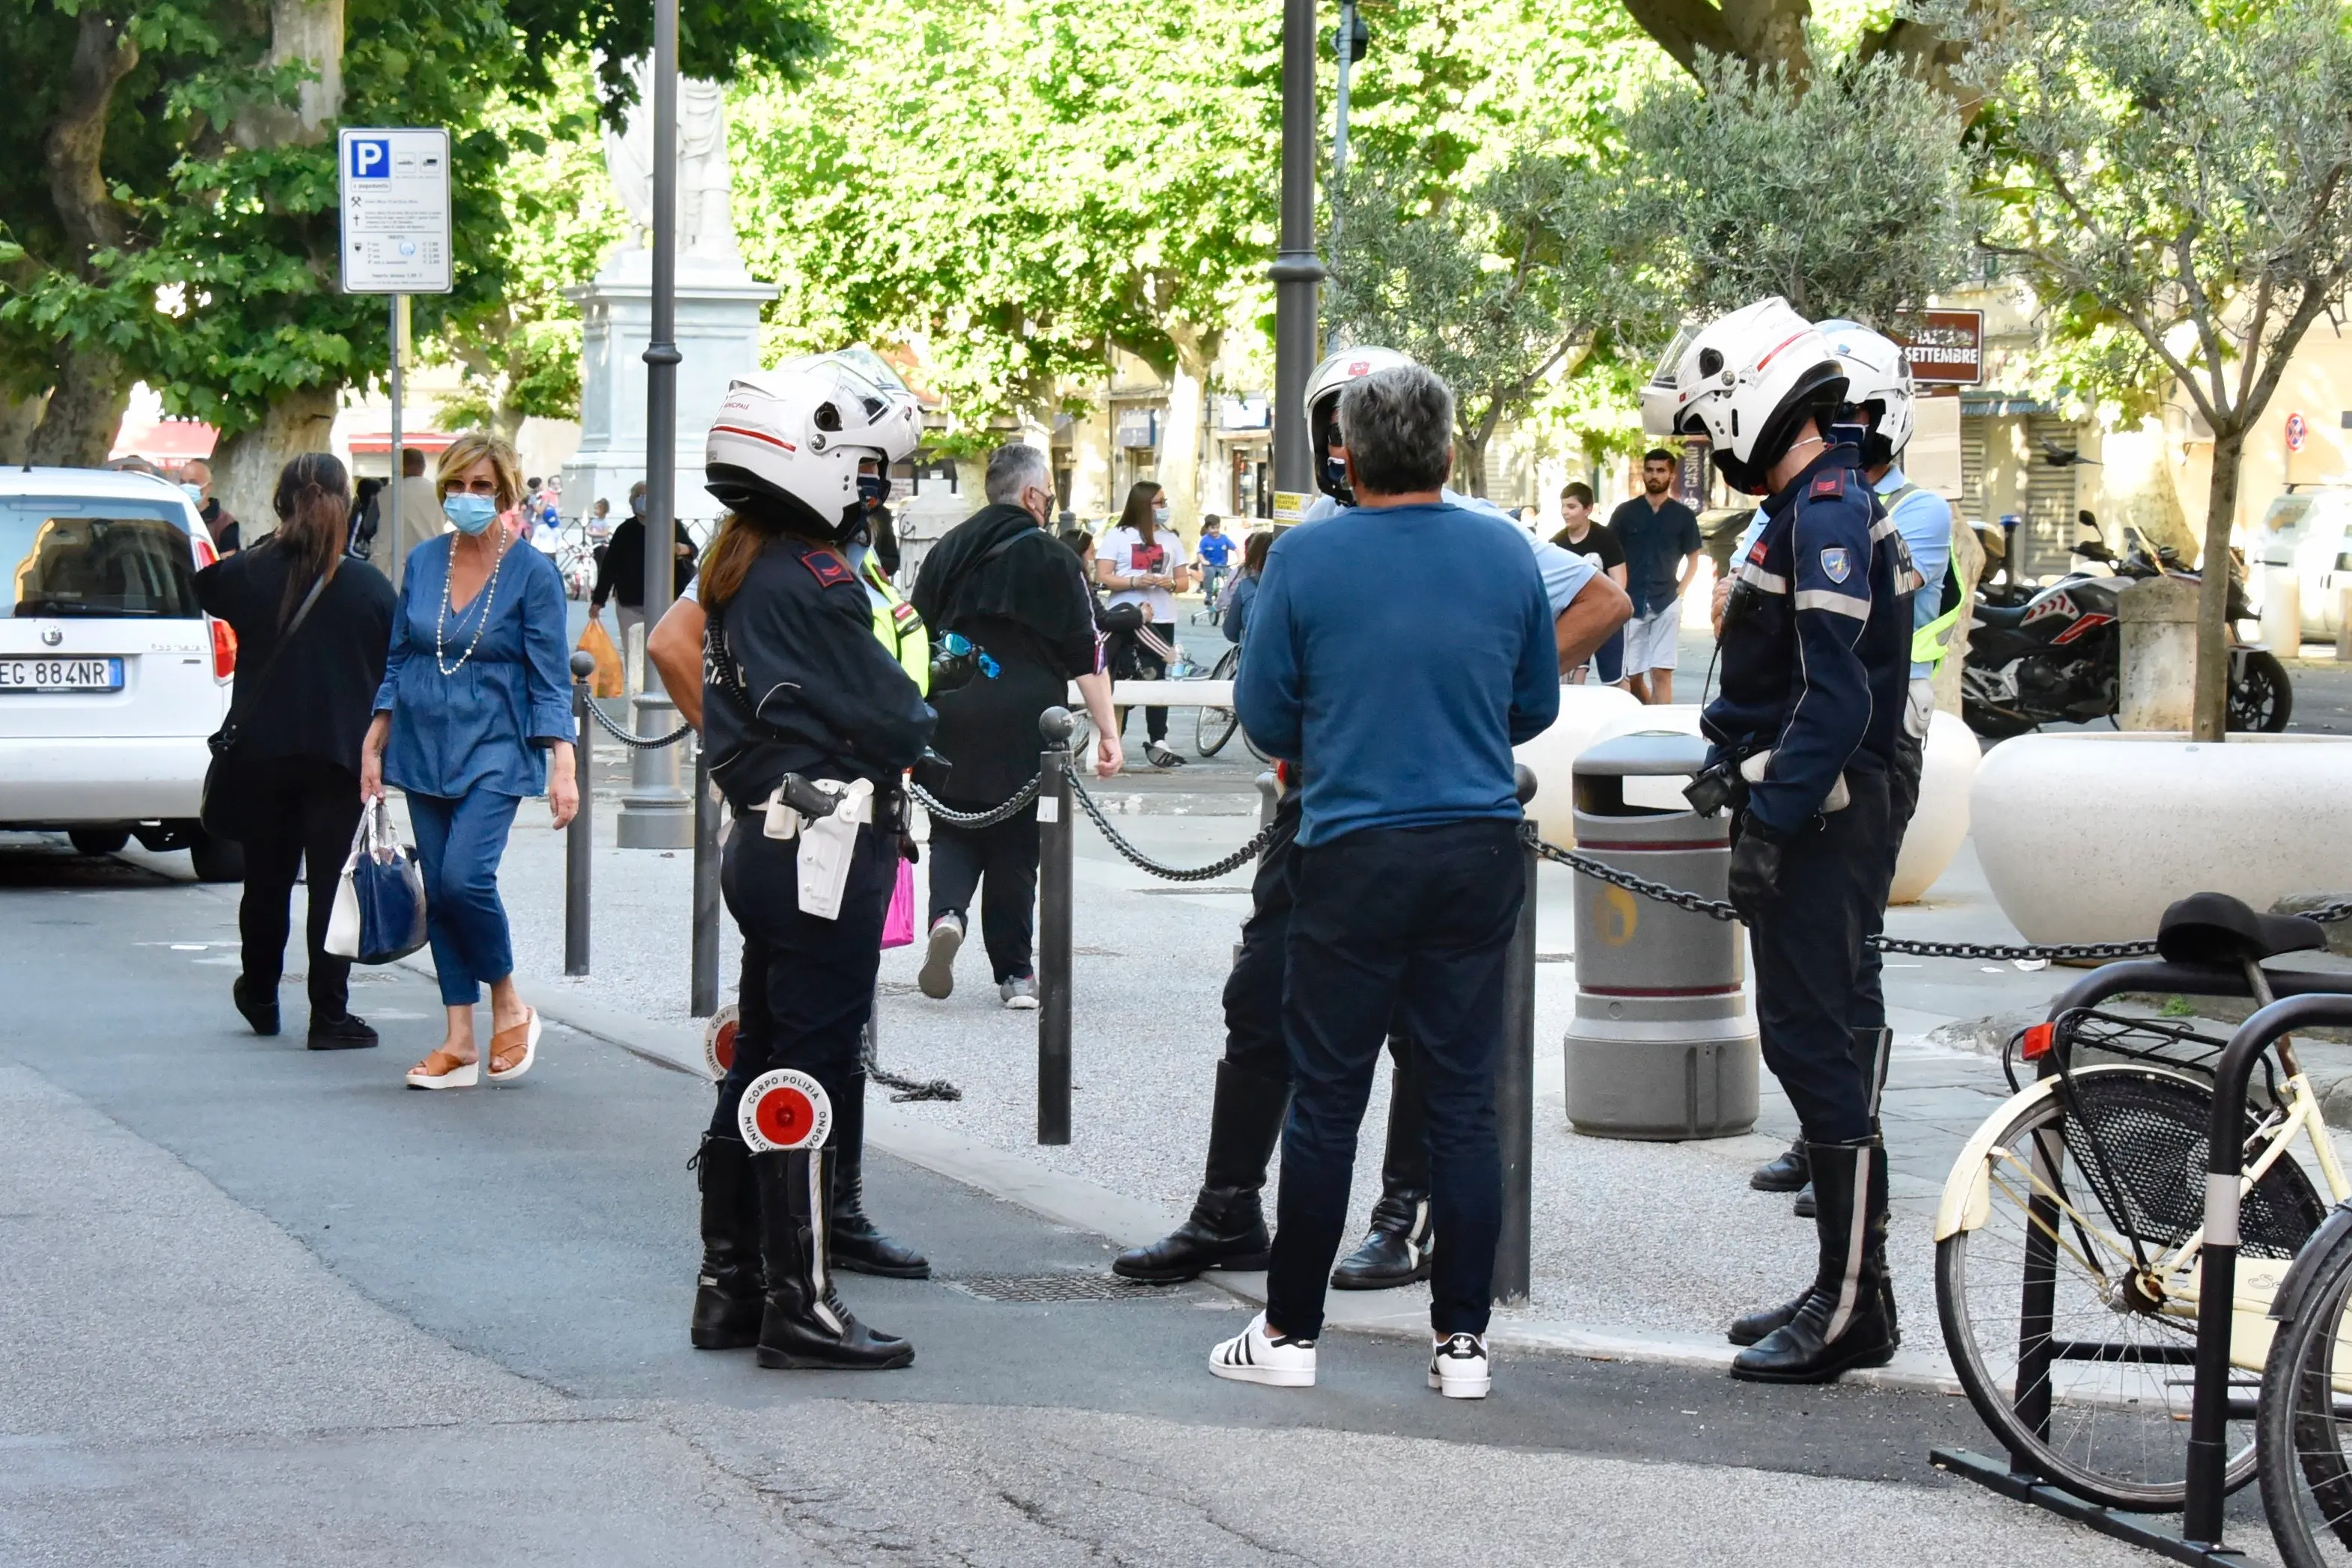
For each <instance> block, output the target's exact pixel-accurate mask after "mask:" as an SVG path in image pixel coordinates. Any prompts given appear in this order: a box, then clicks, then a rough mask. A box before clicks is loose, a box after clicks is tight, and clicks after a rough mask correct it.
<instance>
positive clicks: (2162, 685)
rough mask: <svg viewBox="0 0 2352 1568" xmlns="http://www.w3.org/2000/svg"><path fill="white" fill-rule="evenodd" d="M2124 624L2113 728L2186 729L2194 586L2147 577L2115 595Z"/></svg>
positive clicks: (2191, 707) (2193, 680)
mask: <svg viewBox="0 0 2352 1568" xmlns="http://www.w3.org/2000/svg"><path fill="white" fill-rule="evenodd" d="M2116 607H2117V611H2118V613H2119V615H2120V618H2121V620H2122V622H2123V674H2122V687H2121V689H2120V691H2118V693H2117V694H2116V728H2117V729H2164V730H2187V729H2189V728H2191V727H2192V719H2193V717H2194V714H2195V709H2196V696H2197V584H2195V583H2193V582H2186V581H2183V580H2181V579H2179V578H2177V577H2151V578H2148V579H2147V580H2145V581H2141V582H2135V583H2133V584H2132V585H2131V586H2130V587H2129V588H2126V589H2125V590H2124V591H2123V592H2122V593H2120V594H2118V595H2117V596H2116Z"/></svg>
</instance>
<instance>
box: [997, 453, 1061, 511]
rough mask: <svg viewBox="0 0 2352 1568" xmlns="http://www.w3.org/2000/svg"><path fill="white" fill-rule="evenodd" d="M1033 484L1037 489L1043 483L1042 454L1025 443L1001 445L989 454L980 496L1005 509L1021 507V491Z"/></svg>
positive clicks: (1043, 484) (1043, 467) (1042, 488)
mask: <svg viewBox="0 0 2352 1568" xmlns="http://www.w3.org/2000/svg"><path fill="white" fill-rule="evenodd" d="M1032 485H1034V486H1037V488H1039V489H1040V490H1044V489H1047V488H1049V487H1050V486H1047V484H1046V483H1045V453H1044V451H1043V450H1041V449H1040V448H1037V447H1034V446H1032V445H1030V444H1028V443H1026V442H1014V443H1013V444H1012V445H1010V446H1000V447H998V448H997V449H996V450H995V451H993V452H992V453H990V454H989V455H988V480H987V483H986V485H985V486H984V487H983V491H982V493H983V494H985V495H986V496H987V497H988V498H989V499H990V500H991V501H993V502H996V503H999V504H1001V505H1003V506H1008V507H1017V506H1019V505H1020V504H1021V492H1022V491H1024V490H1025V489H1027V488H1028V487H1029V486H1032Z"/></svg>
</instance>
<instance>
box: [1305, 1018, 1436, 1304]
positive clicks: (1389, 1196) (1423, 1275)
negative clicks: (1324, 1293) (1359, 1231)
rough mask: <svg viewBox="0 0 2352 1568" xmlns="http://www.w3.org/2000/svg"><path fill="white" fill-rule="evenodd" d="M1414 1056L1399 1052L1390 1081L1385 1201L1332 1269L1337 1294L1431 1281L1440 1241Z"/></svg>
mask: <svg viewBox="0 0 2352 1568" xmlns="http://www.w3.org/2000/svg"><path fill="white" fill-rule="evenodd" d="M1411 1063H1412V1051H1409V1050H1408V1051H1399V1052H1398V1053H1397V1062H1396V1071H1395V1075H1394V1076H1393V1077H1392V1078H1391V1080H1390V1082H1389V1141H1388V1148H1387V1150H1386V1151H1385V1153H1383V1155H1381V1200H1380V1202H1378V1203H1376V1204H1374V1205H1373V1206H1372V1228H1371V1229H1370V1232H1368V1233H1367V1234H1366V1235H1365V1237H1364V1240H1363V1244H1362V1245H1361V1246H1360V1247H1358V1248H1357V1249H1355V1250H1354V1251H1353V1252H1350V1253H1349V1254H1348V1256H1347V1257H1345V1258H1343V1259H1341V1260H1340V1261H1339V1267H1338V1268H1336V1269H1334V1270H1331V1288H1332V1289H1333V1290H1335V1291H1385V1290H1390V1289H1391V1288H1393V1287H1395V1286H1398V1285H1410V1284H1412V1283H1413V1282H1414V1281H1417V1280H1426V1279H1428V1278H1429V1268H1430V1259H1431V1256H1432V1254H1433V1253H1434V1252H1435V1251H1436V1249H1437V1239H1436V1238H1435V1237H1434V1236H1433V1235H1431V1234H1430V1228H1429V1132H1428V1120H1427V1118H1426V1117H1425V1116H1424V1115H1423V1112H1422V1103H1421V1083H1420V1081H1419V1079H1418V1078H1417V1077H1416V1076H1415V1074H1414V1072H1413V1071H1412V1065H1411Z"/></svg>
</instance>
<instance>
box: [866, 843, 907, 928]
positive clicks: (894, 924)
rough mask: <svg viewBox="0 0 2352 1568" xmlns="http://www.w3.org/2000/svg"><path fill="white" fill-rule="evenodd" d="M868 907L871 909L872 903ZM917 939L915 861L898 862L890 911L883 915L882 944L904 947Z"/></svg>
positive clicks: (891, 891) (891, 894)
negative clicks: (896, 883)
mask: <svg viewBox="0 0 2352 1568" xmlns="http://www.w3.org/2000/svg"><path fill="white" fill-rule="evenodd" d="M866 907H867V908H868V909H871V908H872V907H874V906H873V905H872V904H867V905H866ZM914 939H915V862H912V861H908V860H902V861H900V862H898V885H897V886H896V887H893V888H892V889H891V890H890V912H889V913H888V914H887V915H884V916H883V917H882V946H885V947H904V946H907V945H908V943H910V942H912V941H914Z"/></svg>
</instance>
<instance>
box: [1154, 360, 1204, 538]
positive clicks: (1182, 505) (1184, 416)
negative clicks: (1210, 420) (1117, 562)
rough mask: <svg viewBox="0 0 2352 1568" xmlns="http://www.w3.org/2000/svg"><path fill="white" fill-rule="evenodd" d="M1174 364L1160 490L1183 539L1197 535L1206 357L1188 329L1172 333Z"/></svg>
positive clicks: (1162, 442) (1162, 435)
mask: <svg viewBox="0 0 2352 1568" xmlns="http://www.w3.org/2000/svg"><path fill="white" fill-rule="evenodd" d="M1171 337H1173V338H1174V340H1175V343H1176V368H1175V370H1174V371H1173V372H1172V373H1171V375H1170V376H1169V378H1168V423H1166V424H1165V425H1164V426H1162V427H1161V429H1160V454H1159V456H1160V489H1161V490H1162V491H1164V492H1166V495H1167V499H1168V516H1169V520H1170V521H1171V522H1173V523H1174V524H1175V525H1176V531H1177V532H1179V533H1181V534H1182V535H1183V536H1184V537H1185V538H1188V539H1196V538H1200V537H1201V413H1202V406H1203V404H1204V403H1205V402H1206V401H1207V398H1208V395H1209V355H1208V353H1207V352H1206V350H1205V349H1204V347H1203V344H1202V340H1201V339H1200V338H1199V337H1197V336H1195V335H1193V334H1192V333H1185V334H1183V335H1182V336H1181V337H1180V336H1176V335H1175V334H1171Z"/></svg>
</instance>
